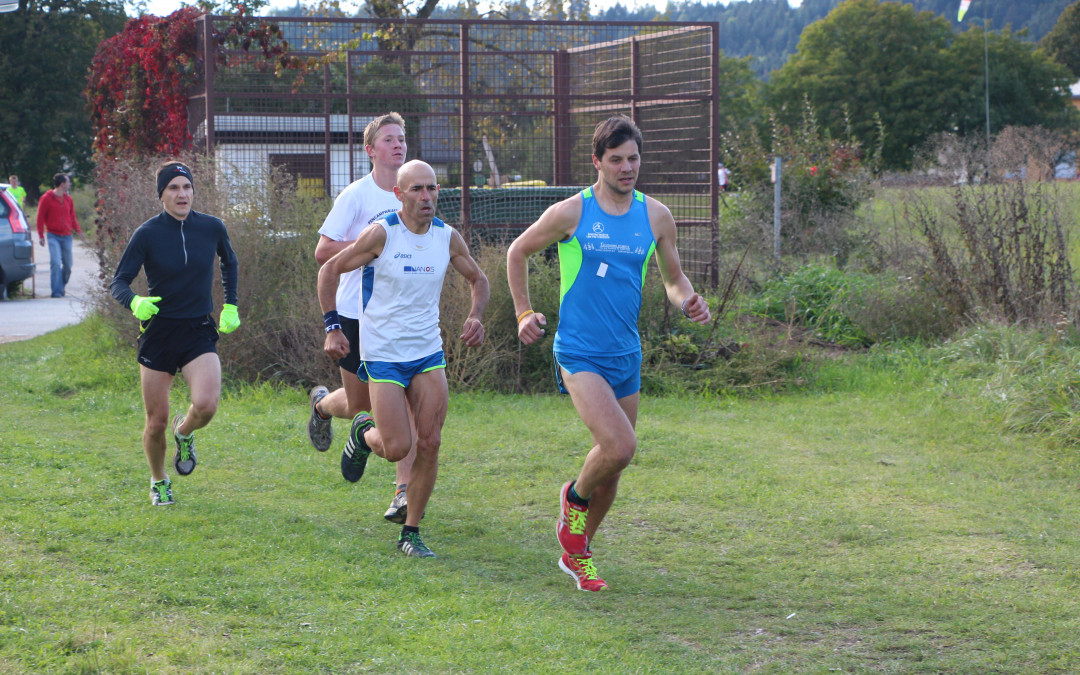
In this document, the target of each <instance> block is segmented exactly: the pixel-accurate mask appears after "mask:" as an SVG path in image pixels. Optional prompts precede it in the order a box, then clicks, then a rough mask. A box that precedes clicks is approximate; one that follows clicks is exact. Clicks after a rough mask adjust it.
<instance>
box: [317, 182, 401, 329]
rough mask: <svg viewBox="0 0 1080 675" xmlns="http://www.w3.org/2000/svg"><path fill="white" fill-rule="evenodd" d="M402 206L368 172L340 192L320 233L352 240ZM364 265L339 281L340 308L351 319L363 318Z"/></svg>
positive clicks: (339, 239) (333, 237)
mask: <svg viewBox="0 0 1080 675" xmlns="http://www.w3.org/2000/svg"><path fill="white" fill-rule="evenodd" d="M400 208H401V202H400V201H399V200H398V198H397V197H396V196H394V193H393V191H389V192H388V191H386V190H384V189H382V188H381V187H379V186H378V185H377V184H376V183H375V177H374V175H373V174H370V173H369V174H368V175H366V176H364V177H363V178H361V179H360V180H358V181H354V182H353V183H352V184H351V185H349V187H347V188H345V189H344V190H342V191H341V194H339V195H338V196H337V199H335V200H334V208H332V209H330V213H328V214H327V215H326V220H324V221H323V224H322V227H321V228H319V234H321V235H323V236H325V237H328V238H330V239H333V240H334V241H353V240H354V239H356V238H357V237H359V236H360V233H361V232H363V231H364V229H365V228H366V227H367V226H368V225H370V224H372V223H374V222H375V221H376V220H379V219H380V218H385V217H386V216H387V215H388V214H390V213H393V212H394V211H397V210H398V209H400ZM363 271H364V270H363V268H361V269H358V270H353V271H352V272H346V273H344V274H342V275H341V279H339V280H338V287H337V311H338V314H340V315H341V316H344V317H348V318H350V319H359V318H360V288H361V284H362V274H363Z"/></svg>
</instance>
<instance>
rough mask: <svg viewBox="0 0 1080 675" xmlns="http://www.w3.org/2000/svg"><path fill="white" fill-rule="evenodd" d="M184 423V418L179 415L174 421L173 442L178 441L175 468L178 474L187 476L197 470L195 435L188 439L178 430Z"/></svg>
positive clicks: (174, 461) (174, 457) (174, 460)
mask: <svg viewBox="0 0 1080 675" xmlns="http://www.w3.org/2000/svg"><path fill="white" fill-rule="evenodd" d="M183 423H184V416H183V415H177V416H176V417H174V418H173V421H172V431H173V440H174V441H176V454H175V455H173V466H174V467H175V468H176V473H178V474H180V475H181V476H187V475H188V474H190V473H191V472H192V471H194V470H195V434H191V435H190V436H188V437H187V438H184V437H183V436H181V435H180V432H179V431H178V429H179V428H180V425H181V424H183Z"/></svg>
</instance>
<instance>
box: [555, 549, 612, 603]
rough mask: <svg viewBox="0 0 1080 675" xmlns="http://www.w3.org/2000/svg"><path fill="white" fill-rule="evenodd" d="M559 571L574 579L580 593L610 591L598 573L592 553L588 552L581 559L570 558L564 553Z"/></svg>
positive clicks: (560, 559) (560, 560)
mask: <svg viewBox="0 0 1080 675" xmlns="http://www.w3.org/2000/svg"><path fill="white" fill-rule="evenodd" d="M559 569H561V570H562V571H563V572H566V573H567V574H569V575H570V576H572V577H573V578H574V581H575V582H576V583H577V587H578V590H579V591H592V592H593V593H596V592H597V591H606V590H607V589H608V585H607V582H606V581H604V580H603V579H601V578H600V575H598V574H597V573H596V566H595V565H593V561H592V552H591V551H586V553H585V555H583V556H581V557H575V556H569V555H566V554H565V553H563V554H562V557H561V558H559Z"/></svg>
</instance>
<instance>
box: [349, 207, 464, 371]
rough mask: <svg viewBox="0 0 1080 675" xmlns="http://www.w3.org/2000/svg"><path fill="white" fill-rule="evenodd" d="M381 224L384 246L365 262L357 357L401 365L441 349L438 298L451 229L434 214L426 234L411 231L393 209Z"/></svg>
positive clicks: (445, 265)
mask: <svg viewBox="0 0 1080 675" xmlns="http://www.w3.org/2000/svg"><path fill="white" fill-rule="evenodd" d="M379 224H380V225H382V227H383V229H384V230H385V231H386V244H385V245H384V246H383V250H382V254H381V255H380V256H379V257H378V258H375V259H374V260H372V261H371V262H369V263H368V264H367V265H365V266H364V290H363V294H362V297H361V301H362V309H361V312H360V357H361V358H362V359H364V360H365V361H390V362H392V363H402V362H405V361H414V360H416V359H422V358H424V357H425V356H431V355H432V354H434V353H435V352H437V351H439V350H440V349H442V336H441V335H440V334H439V298H440V296H441V295H442V287H443V279H444V278H445V277H446V268H447V267H449V266H450V237H451V235H452V234H453V232H454V228H452V227H450V226H449V225H447V224H445V223H443V222H442V221H441V220H439V219H438V218H436V219H434V220H433V221H432V222H431V226H430V227H429V228H428V231H427V232H425V233H424V234H413V233H412V232H410V231H409V230H408V228H406V227H405V226H404V225H402V224H401V221H400V220H398V217H397V214H396V213H392V214H390V215H389V216H387V217H386V218H385V219H383V220H380V221H379Z"/></svg>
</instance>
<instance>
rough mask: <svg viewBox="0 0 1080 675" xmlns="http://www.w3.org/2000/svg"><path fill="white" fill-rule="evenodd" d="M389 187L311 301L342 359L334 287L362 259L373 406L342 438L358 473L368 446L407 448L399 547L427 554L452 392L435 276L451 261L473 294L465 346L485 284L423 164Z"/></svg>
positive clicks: (393, 453) (476, 331)
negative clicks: (425, 536)
mask: <svg viewBox="0 0 1080 675" xmlns="http://www.w3.org/2000/svg"><path fill="white" fill-rule="evenodd" d="M394 194H395V195H397V197H398V199H400V200H401V208H400V210H398V211H397V212H396V213H392V214H390V215H388V216H386V217H385V218H384V219H381V220H378V221H376V222H375V223H374V224H372V225H370V226H369V227H367V228H366V229H365V230H364V231H363V232H361V233H360V236H359V237H357V239H356V241H355V242H353V243H352V244H351V245H350V246H349V247H348V248H347V249H345V250H344V251H342V252H341V253H339V254H337V255H335V256H334V257H333V258H331V259H330V260H328V261H327V262H326V264H324V265H323V266H322V269H320V270H319V304H320V305H321V306H322V309H323V311H324V312H325V314H324V315H323V320H324V321H325V323H326V342H325V345H324V349H325V350H326V353H327V355H328V356H330V357H331V358H342V357H343V356H345V355H346V354H348V353H349V349H350V347H349V340H348V339H347V338H346V336H345V334H344V332H343V331H342V330H341V326H340V325H339V323H337V320H338V311H337V310H336V308H337V304H336V302H337V297H336V294H335V292H334V289H335V288H336V287H337V285H338V277H339V275H341V274H345V273H346V272H351V271H353V270H359V269H360V268H363V276H364V294H363V306H362V308H361V312H360V355H361V358H362V361H363V365H362V366H361V367H362V369H363V371H364V373H365V374H366V375H367V378H368V383H369V385H368V386H369V389H370V391H371V404H372V408H371V410H372V412H373V413H374V415H373V416H372V415H368V414H366V413H360V414H359V415H357V416H356V418H355V419H354V420H353V424H352V428H351V429H350V431H349V440H348V442H346V444H345V447H346V451H347V452H350V451H351V454H352V456H353V457H355V458H357V459H358V461H359V463H360V464H361V468H360V472H361V473H362V472H363V468H362V464H363V463H364V462H367V458H368V456H369V455H370V454H371V453H372V452H374V453H375V454H376V455H379V456H380V457H383V458H385V459H388V460H390V461H391V462H397V461H400V460H401V459H403V458H405V457H406V456H407V455H408V454H410V453H411V452H414V451H415V453H416V462H415V463H414V464H413V467H412V477H411V479H410V480H409V487H408V502H409V510H408V514H407V516H406V519H405V525H404V527H403V528H402V530H401V536H400V537H399V538H398V542H397V547H398V550H399V551H401V552H402V553H404V554H405V555H408V556H412V557H418V558H434V557H435V554H434V553H432V551H431V549H430V548H428V547H427V546H426V545H425V544H424V542H423V540H422V539H421V538H420V518H421V517H422V516H423V514H424V509H425V508H426V507H427V503H428V498H429V497H430V496H431V490H432V488H434V487H435V476H436V474H437V473H438V460H439V445H440V442H441V435H442V427H443V422H445V421H446V410H447V406H448V404H449V400H450V394H449V390H448V389H447V384H446V358H445V356H444V355H443V349H442V335H441V333H440V332H439V298H440V296H441V295H442V287H443V279H444V278H445V276H446V271H447V269H448V268H449V267H453V268H454V269H455V270H457V272H458V273H459V274H461V276H463V277H464V278H465V280H466V281H468V282H469V286H470V294H471V298H472V303H471V306H470V309H469V315H468V318H466V319H465V323H464V325H463V326H462V329H461V336H460V337H461V340H462V341H463V342H464V343H465V345H466V346H469V347H475V346H478V345H480V344H482V343H483V341H484V326H483V325H482V324H481V323H480V317H481V316H483V314H484V309H485V308H486V307H487V303H488V298H489V295H490V292H491V291H490V287H489V285H488V280H487V277H486V276H484V272H483V271H482V270H481V269H480V267H479V266H478V265H477V264H476V261H475V260H473V258H472V256H471V255H469V247H468V246H467V245H466V244H465V240H464V239H463V238H462V237H461V235H460V234H458V232H457V230H455V229H454V228H452V227H450V226H449V225H446V224H445V223H443V222H442V221H441V220H439V219H438V218H436V217H435V205H436V203H437V200H438V196H439V185H438V181H437V179H436V178H435V171H434V170H433V169H432V168H431V166H430V165H428V164H426V163H425V162H421V161H419V160H413V161H411V162H409V163H407V164H405V165H404V166H402V167H401V169H400V170H399V171H398V178H397V186H395V188H394ZM376 425H378V427H377V428H376Z"/></svg>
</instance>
